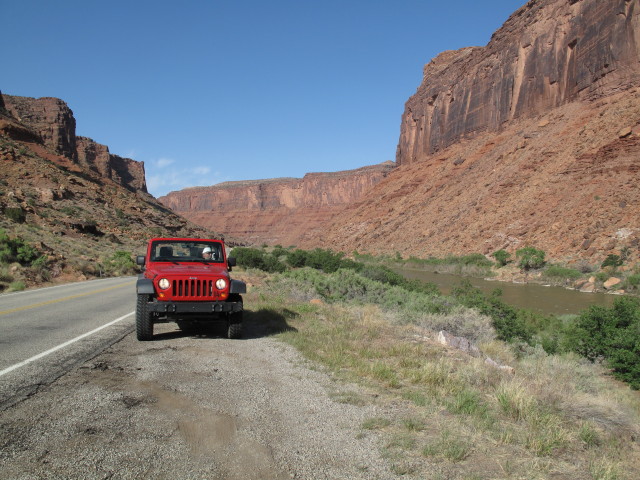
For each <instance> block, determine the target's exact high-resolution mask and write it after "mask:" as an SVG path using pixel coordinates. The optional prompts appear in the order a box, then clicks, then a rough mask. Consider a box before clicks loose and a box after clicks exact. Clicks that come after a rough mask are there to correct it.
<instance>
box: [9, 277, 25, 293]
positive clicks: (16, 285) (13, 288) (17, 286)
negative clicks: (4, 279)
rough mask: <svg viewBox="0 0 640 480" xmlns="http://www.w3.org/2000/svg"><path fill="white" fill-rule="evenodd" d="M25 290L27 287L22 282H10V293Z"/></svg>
mask: <svg viewBox="0 0 640 480" xmlns="http://www.w3.org/2000/svg"><path fill="white" fill-rule="evenodd" d="M25 288H27V285H26V284H25V283H24V282H23V281H22V280H18V281H16V282H11V284H10V285H9V291H10V292H18V291H21V290H24V289H25Z"/></svg>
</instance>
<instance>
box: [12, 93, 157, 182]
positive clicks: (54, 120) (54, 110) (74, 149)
mask: <svg viewBox="0 0 640 480" xmlns="http://www.w3.org/2000/svg"><path fill="white" fill-rule="evenodd" d="M0 96H1V97H2V100H3V104H4V108H5V109H6V110H7V112H8V113H9V114H11V115H12V116H13V117H15V118H16V119H17V120H19V121H20V122H21V123H22V124H24V125H25V126H27V127H29V129H31V130H32V131H33V132H35V133H36V135H38V136H39V137H40V140H41V141H42V143H43V144H44V145H45V146H46V147H48V148H49V149H51V150H52V151H53V153H55V154H57V155H60V156H62V157H65V158H67V159H69V160H71V162H72V163H75V164H78V165H81V166H83V167H86V168H88V169H89V170H92V171H94V172H96V173H97V174H98V175H100V176H102V177H104V178H109V179H111V180H113V181H115V182H116V183H118V184H120V185H122V186H124V187H126V188H128V189H129V190H132V191H142V192H145V193H146V192H147V184H146V180H145V176H144V163H143V162H137V161H135V160H132V159H130V158H123V157H119V156H117V155H113V154H111V153H109V148H108V147H107V146H106V145H101V144H99V143H96V142H94V141H93V140H91V139H90V138H86V137H77V136H76V120H75V118H74V116H73V112H72V111H71V109H70V108H69V106H68V105H67V104H66V103H65V102H63V101H62V100H60V99H58V98H50V97H43V98H29V97H18V96H13V95H4V94H0Z"/></svg>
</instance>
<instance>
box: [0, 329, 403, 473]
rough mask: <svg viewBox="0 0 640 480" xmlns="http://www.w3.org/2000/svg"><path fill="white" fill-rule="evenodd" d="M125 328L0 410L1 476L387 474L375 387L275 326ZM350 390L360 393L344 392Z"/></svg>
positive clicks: (389, 471)
mask: <svg viewBox="0 0 640 480" xmlns="http://www.w3.org/2000/svg"><path fill="white" fill-rule="evenodd" d="M156 331H157V332H159V333H160V335H158V338H157V339H156V340H155V341H152V342H138V341H137V340H136V339H135V336H134V335H133V334H131V335H127V336H126V337H124V338H123V339H122V340H121V341H119V342H118V343H116V344H114V345H112V346H111V347H109V348H108V349H107V350H105V351H104V352H103V353H101V354H100V355H98V356H96V357H95V358H93V359H92V360H90V361H88V362H86V363H84V364H83V365H81V366H80V367H79V368H76V369H74V370H72V371H71V372H69V373H68V374H66V375H64V376H62V377H61V378H59V379H58V380H56V381H55V382H53V383H52V384H51V385H49V386H47V387H45V388H43V389H42V390H41V391H40V392H38V393H37V394H35V395H34V396H32V397H30V398H28V399H26V400H24V401H22V402H20V403H18V404H16V405H14V406H13V407H11V408H8V409H7V410H5V411H3V412H1V413H0V478H2V479H40V478H87V479H94V478H95V479H98V478H100V479H101V478H114V479H129V478H132V479H133V478H154V479H156V478H171V479H176V478H180V479H190V478H194V479H205V478H206V479H238V480H239V479H243V480H248V479H289V478H300V479H344V478H349V479H382V478H384V479H388V478H394V477H395V475H394V474H393V473H392V472H391V470H390V469H389V466H390V465H389V462H388V461H386V460H385V459H384V458H383V457H382V456H381V454H380V445H379V441H380V439H379V438H377V436H376V434H375V432H371V431H364V430H363V429H362V428H361V425H362V422H363V421H364V420H366V419H368V418H372V417H375V416H381V415H384V412H383V411H382V410H384V408H385V407H384V406H380V405H376V399H375V398H374V395H369V394H368V393H367V392H366V391H363V390H362V388H361V387H358V386H356V385H346V384H343V383H340V382H337V381H334V380H333V379H332V378H331V377H330V376H329V375H327V374H326V373H323V371H322V370H321V369H316V368H314V366H313V365H311V364H309V363H308V362H307V361H305V360H304V359H303V358H302V357H301V355H300V354H299V353H298V352H297V351H296V350H295V349H293V348H292V347H290V346H288V345H285V344H283V343H280V342H279V341H277V340H275V339H274V338H270V337H266V336H254V338H251V335H249V338H248V339H245V340H235V341H234V340H227V339H224V338H218V337H216V336H188V335H184V334H182V333H180V332H179V331H177V330H176V327H175V325H174V324H167V325H158V326H156ZM344 392H357V393H358V395H360V396H361V397H363V398H371V401H370V402H369V401H367V402H364V403H366V405H364V406H360V405H352V404H347V403H340V402H338V401H336V400H335V398H336V396H337V395H338V396H339V394H340V393H344Z"/></svg>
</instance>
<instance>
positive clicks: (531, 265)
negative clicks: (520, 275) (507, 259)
mask: <svg viewBox="0 0 640 480" xmlns="http://www.w3.org/2000/svg"><path fill="white" fill-rule="evenodd" d="M544 257H545V253H544V251H542V250H538V249H537V248H534V247H524V248H520V249H518V250H516V258H518V259H519V261H518V266H519V267H520V268H522V269H524V270H530V269H536V268H542V267H543V266H544V264H545V261H544Z"/></svg>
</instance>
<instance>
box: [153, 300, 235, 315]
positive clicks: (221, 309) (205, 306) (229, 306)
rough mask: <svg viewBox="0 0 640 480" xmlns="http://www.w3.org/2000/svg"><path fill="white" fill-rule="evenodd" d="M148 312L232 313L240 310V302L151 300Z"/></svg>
mask: <svg viewBox="0 0 640 480" xmlns="http://www.w3.org/2000/svg"><path fill="white" fill-rule="evenodd" d="M147 310H148V311H149V312H156V313H211V312H215V313H232V312H241V311H242V302H151V303H148V304H147Z"/></svg>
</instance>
